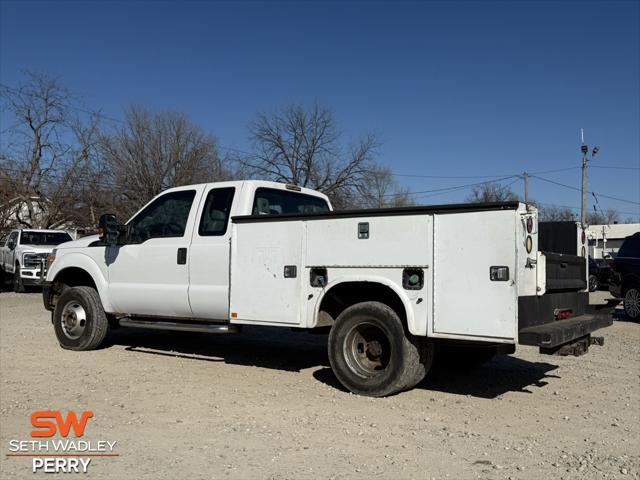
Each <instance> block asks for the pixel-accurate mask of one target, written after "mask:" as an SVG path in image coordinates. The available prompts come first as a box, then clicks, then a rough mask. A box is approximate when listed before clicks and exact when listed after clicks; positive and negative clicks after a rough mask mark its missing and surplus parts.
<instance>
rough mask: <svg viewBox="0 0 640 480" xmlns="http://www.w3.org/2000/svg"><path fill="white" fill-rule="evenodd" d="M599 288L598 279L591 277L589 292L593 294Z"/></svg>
mask: <svg viewBox="0 0 640 480" xmlns="http://www.w3.org/2000/svg"><path fill="white" fill-rule="evenodd" d="M596 288H598V280H597V279H596V277H589V290H591V291H592V292H593V291H594V290H596Z"/></svg>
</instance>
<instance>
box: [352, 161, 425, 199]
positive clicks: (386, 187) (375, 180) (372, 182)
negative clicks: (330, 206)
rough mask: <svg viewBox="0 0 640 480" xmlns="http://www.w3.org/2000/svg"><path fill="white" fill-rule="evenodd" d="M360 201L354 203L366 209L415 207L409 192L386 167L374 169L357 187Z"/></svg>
mask: <svg viewBox="0 0 640 480" xmlns="http://www.w3.org/2000/svg"><path fill="white" fill-rule="evenodd" d="M357 192H358V199H356V200H354V203H355V204H357V205H358V206H360V207H364V208H383V207H403V206H406V205H414V202H413V200H412V199H411V196H410V195H409V190H408V189H407V188H406V187H401V186H400V185H398V183H397V182H396V181H395V179H394V178H393V174H392V173H391V170H389V169H388V168H386V167H380V166H376V167H372V168H371V169H370V170H367V171H366V172H365V173H364V174H363V177H362V181H361V183H360V184H359V185H358V187H357Z"/></svg>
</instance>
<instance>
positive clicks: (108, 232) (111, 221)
mask: <svg viewBox="0 0 640 480" xmlns="http://www.w3.org/2000/svg"><path fill="white" fill-rule="evenodd" d="M98 237H99V238H100V241H101V242H102V243H106V244H107V245H116V244H117V243H118V222H117V221H116V216H115V215H114V214H112V213H105V214H104V215H101V216H100V220H99V221H98Z"/></svg>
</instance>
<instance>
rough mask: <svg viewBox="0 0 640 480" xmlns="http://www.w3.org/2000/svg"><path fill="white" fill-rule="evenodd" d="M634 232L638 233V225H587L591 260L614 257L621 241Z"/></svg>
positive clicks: (639, 224) (639, 230)
mask: <svg viewBox="0 0 640 480" xmlns="http://www.w3.org/2000/svg"><path fill="white" fill-rule="evenodd" d="M636 232H640V223H624V224H622V223H614V224H612V225H589V226H588V227H587V237H588V239H589V255H591V257H593V258H610V257H611V256H614V257H615V255H616V254H617V253H618V249H619V248H620V245H622V241H623V240H624V239H625V238H626V237H628V236H629V235H633V234H634V233H636ZM611 254H613V255H611Z"/></svg>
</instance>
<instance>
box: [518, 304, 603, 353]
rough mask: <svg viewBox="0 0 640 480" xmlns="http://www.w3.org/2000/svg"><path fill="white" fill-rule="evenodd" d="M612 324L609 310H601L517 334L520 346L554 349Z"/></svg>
mask: <svg viewBox="0 0 640 480" xmlns="http://www.w3.org/2000/svg"><path fill="white" fill-rule="evenodd" d="M611 324H613V318H612V316H611V308H606V307H605V308H602V309H601V310H599V311H594V312H593V313H587V314H585V315H579V316H577V317H573V318H567V319H566V320H559V321H557V322H551V323H544V324H541V325H534V326H531V327H526V328H524V329H522V330H520V332H519V336H518V343H519V344H520V345H532V346H536V347H540V348H544V349H554V348H556V347H560V346H562V345H564V344H567V343H571V342H573V341H575V340H578V339H580V338H583V337H586V336H588V335H590V334H591V333H592V332H595V331H596V330H599V329H600V328H604V327H608V326H609V325H611Z"/></svg>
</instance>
